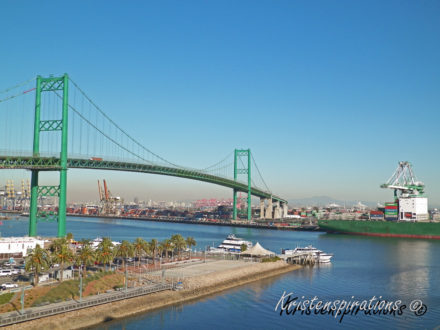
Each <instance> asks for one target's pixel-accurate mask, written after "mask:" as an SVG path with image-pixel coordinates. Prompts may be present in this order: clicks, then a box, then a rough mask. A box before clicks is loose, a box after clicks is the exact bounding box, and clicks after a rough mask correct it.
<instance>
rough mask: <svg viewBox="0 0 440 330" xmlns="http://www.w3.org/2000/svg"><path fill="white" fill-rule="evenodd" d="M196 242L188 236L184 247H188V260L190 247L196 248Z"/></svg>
mask: <svg viewBox="0 0 440 330" xmlns="http://www.w3.org/2000/svg"><path fill="white" fill-rule="evenodd" d="M196 244H197V243H196V240H195V239H194V237H191V236H188V237H187V238H186V245H187V246H188V247H189V258H190V259H191V247H193V246H196Z"/></svg>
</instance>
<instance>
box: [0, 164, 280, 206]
mask: <svg viewBox="0 0 440 330" xmlns="http://www.w3.org/2000/svg"><path fill="white" fill-rule="evenodd" d="M67 167H68V168H78V169H95V170H112V171H127V172H139V173H150V174H159V175H168V176H175V177H180V178H186V179H191V180H197V181H203V182H208V183H212V184H217V185H220V186H224V187H228V188H232V189H236V190H237V191H242V192H247V191H248V187H247V185H246V184H245V183H242V182H238V181H234V180H231V179H228V178H224V177H219V176H215V175H211V174H207V173H203V172H199V171H197V170H191V169H185V168H178V167H176V168H174V167H169V166H161V165H154V164H138V163H131V162H121V161H112V160H93V159H81V158H69V159H68V161H67ZM60 168H61V166H60V159H59V158H55V157H20V156H0V169H28V170H32V169H36V170H40V171H54V170H59V169H60ZM251 194H252V195H254V196H257V197H260V198H270V197H272V199H273V200H275V201H280V202H283V203H287V201H286V200H285V199H283V198H281V197H279V196H275V195H272V194H271V193H270V192H267V191H263V190H261V189H259V188H256V187H252V188H251Z"/></svg>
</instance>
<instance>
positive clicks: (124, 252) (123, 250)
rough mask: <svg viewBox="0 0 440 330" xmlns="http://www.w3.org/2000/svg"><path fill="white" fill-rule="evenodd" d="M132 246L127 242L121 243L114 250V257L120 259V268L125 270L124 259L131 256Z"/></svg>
mask: <svg viewBox="0 0 440 330" xmlns="http://www.w3.org/2000/svg"><path fill="white" fill-rule="evenodd" d="M133 253H134V249H133V245H132V244H131V243H130V242H129V241H126V240H124V241H122V243H121V244H120V245H119V246H118V247H117V248H116V253H115V255H116V256H117V257H122V268H125V259H126V258H130V257H132V256H133Z"/></svg>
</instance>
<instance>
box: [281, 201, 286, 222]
mask: <svg viewBox="0 0 440 330" xmlns="http://www.w3.org/2000/svg"><path fill="white" fill-rule="evenodd" d="M281 207H282V209H283V218H287V203H281Z"/></svg>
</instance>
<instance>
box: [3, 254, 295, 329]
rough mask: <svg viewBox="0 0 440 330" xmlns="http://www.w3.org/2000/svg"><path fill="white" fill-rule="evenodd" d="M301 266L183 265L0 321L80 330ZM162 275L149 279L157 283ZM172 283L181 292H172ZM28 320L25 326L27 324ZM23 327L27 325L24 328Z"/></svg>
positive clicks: (218, 262)
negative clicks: (142, 282) (123, 287)
mask: <svg viewBox="0 0 440 330" xmlns="http://www.w3.org/2000/svg"><path fill="white" fill-rule="evenodd" d="M298 268H300V266H292V265H288V264H286V263H285V262H284V261H277V262H265V263H261V262H246V261H243V260H235V261H232V260H207V262H199V263H195V264H190V265H188V264H182V265H180V266H178V267H174V268H172V269H167V270H165V273H167V274H166V281H164V283H156V284H150V285H147V286H142V287H137V288H130V289H128V290H127V291H121V292H116V291H115V292H109V293H103V294H100V295H98V296H92V297H89V298H87V299H83V301H82V302H79V301H75V300H71V301H68V302H63V303H58V304H53V305H50V306H43V307H37V308H32V309H29V310H25V313H24V314H23V315H21V314H19V313H8V314H6V315H2V316H1V319H0V325H8V324H11V323H14V322H15V323H16V322H21V323H16V324H13V325H11V326H10V327H11V329H42V328H47V329H49V328H50V329H66V326H67V329H79V328H84V327H90V326H93V325H97V324H101V323H104V322H108V321H111V320H115V319H119V318H123V317H128V316H133V315H136V314H139V313H143V312H147V311H150V310H154V309H157V308H161V307H165V306H169V305H174V304H176V303H182V302H185V301H188V300H191V299H196V298H199V297H202V296H206V295H210V294H215V293H218V292H221V291H223V290H227V289H229V288H233V287H236V286H239V285H243V284H246V283H250V282H252V281H256V280H260V279H265V278H269V277H272V276H276V275H279V274H283V273H286V272H290V271H292V270H295V269H298ZM163 271H164V270H159V271H157V272H156V273H157V274H154V273H151V274H149V276H152V277H153V278H155V277H156V278H157V277H160V276H161V273H162V272H163ZM177 280H179V281H180V282H181V283H182V289H181V290H178V291H173V289H176V284H177ZM27 320H29V321H27ZM23 321H27V322H23Z"/></svg>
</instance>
